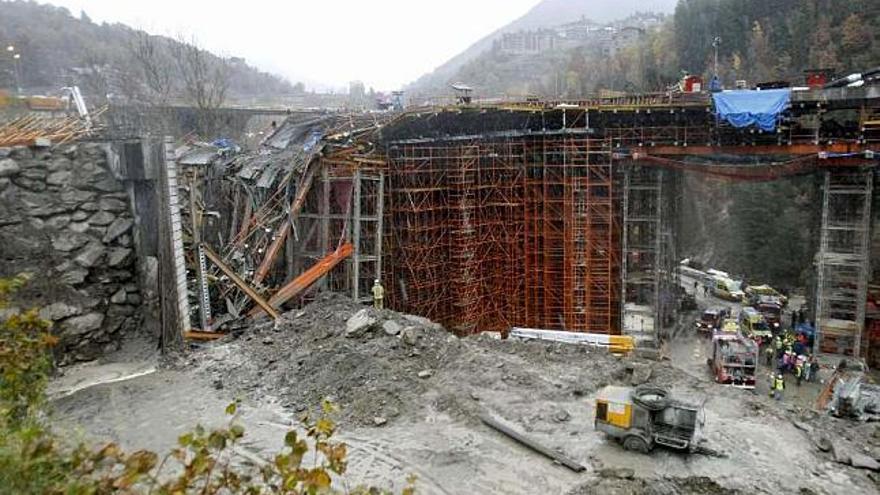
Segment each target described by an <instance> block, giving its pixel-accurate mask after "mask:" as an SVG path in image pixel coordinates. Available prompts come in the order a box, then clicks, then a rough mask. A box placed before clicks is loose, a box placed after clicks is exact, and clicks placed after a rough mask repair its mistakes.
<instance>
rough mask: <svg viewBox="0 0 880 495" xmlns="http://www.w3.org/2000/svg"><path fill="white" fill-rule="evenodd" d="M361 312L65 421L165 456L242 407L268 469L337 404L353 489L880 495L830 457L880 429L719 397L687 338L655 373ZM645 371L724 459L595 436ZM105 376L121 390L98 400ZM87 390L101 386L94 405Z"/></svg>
mask: <svg viewBox="0 0 880 495" xmlns="http://www.w3.org/2000/svg"><path fill="white" fill-rule="evenodd" d="M361 309H362V308H361V307H360V306H357V305H355V304H354V303H352V302H351V301H350V300H347V299H345V298H341V297H336V296H328V297H326V298H323V299H321V300H319V301H317V302H316V303H315V304H312V305H311V306H309V307H307V308H305V309H304V310H302V311H294V312H291V313H288V314H286V315H285V316H284V319H283V321H282V322H281V323H280V324H279V325H272V324H269V323H264V324H260V325H254V326H250V327H248V328H243V329H241V330H240V331H239V332H238V334H237V335H235V336H231V337H228V338H227V339H226V340H225V341H221V342H217V343H213V344H208V345H204V346H201V347H200V348H198V349H194V350H193V351H192V352H190V353H188V354H187V355H186V356H185V357H184V358H183V359H180V360H177V361H175V362H173V363H170V364H164V365H160V366H158V367H157V369H156V371H153V372H149V371H150V369H149V365H148V364H145V363H149V362H150V361H151V359H154V358H152V357H150V358H144V359H142V360H134V361H131V360H127V361H123V362H118V361H117V362H115V363H109V364H112V365H113V366H114V368H112V372H111V371H107V369H106V366H108V365H104V367H102V366H100V365H99V366H92V367H89V368H84V367H80V368H71V369H69V370H67V371H66V372H65V373H66V374H65V376H63V377H61V378H60V379H59V380H57V381H56V382H55V383H54V384H53V394H54V397H56V398H55V400H54V401H53V404H54V405H55V409H56V413H57V414H58V415H59V417H61V418H63V419H64V420H65V423H66V424H67V425H69V427H70V428H72V429H74V430H76V431H80V432H81V434H82V435H84V436H88V437H93V438H112V439H116V440H118V441H121V442H122V443H123V444H124V445H126V446H128V447H131V448H135V447H137V448H142V447H147V448H151V449H154V450H159V451H164V450H167V449H168V448H169V447H171V446H172V445H173V444H174V442H175V440H176V438H177V436H178V435H179V434H180V433H181V432H183V431H186V429H188V428H191V427H192V425H194V424H195V423H197V422H198V423H202V424H206V425H217V424H221V423H222V422H223V421H225V418H224V417H223V408H224V406H225V405H226V404H227V403H228V402H229V401H230V400H232V399H234V398H241V399H243V401H244V402H243V407H242V410H243V417H242V421H243V423H244V426H245V428H246V430H247V438H248V442H247V443H246V451H247V455H252V456H259V457H264V458H265V457H268V456H270V455H271V453H272V452H273V451H275V450H277V449H279V448H280V446H281V443H282V439H283V434H284V432H285V431H286V430H287V429H289V428H292V427H294V426H295V425H296V421H297V420H296V418H297V416H298V415H299V414H300V413H303V412H306V411H307V410H309V409H311V408H313V407H315V406H317V405H318V404H319V403H320V401H321V400H322V399H324V398H329V399H331V400H333V401H334V402H335V403H336V404H338V405H339V406H340V407H341V412H340V416H339V422H340V427H341V434H340V436H341V437H342V439H344V440H345V441H346V442H347V443H348V444H349V445H350V450H351V459H350V460H351V464H350V471H349V473H348V475H347V477H346V480H345V482H346V483H347V484H348V485H349V486H351V485H355V484H361V483H367V484H374V485H379V486H387V487H392V488H399V487H401V486H402V484H403V483H404V480H405V478H406V477H407V475H408V474H416V475H417V476H418V478H419V483H418V487H419V489H420V492H421V493H431V494H434V493H438V494H444V493H447V494H458V493H535V491H536V489H539V490H541V491H543V492H546V493H572V494H593V493H597V494H598V493H602V494H617V493H620V494H624V493H627V494H628V493H656V494H673V493H698V494H703V493H705V494H709V493H798V492H800V493H827V494H838V493H854V494H855V493H877V492H878V484H877V480H878V479H880V478H877V477H876V474H875V473H873V472H870V471H866V470H861V469H857V468H854V467H851V466H848V465H844V464H842V463H839V462H836V461H835V455H834V452H823V451H822V450H820V449H819V448H818V447H817V444H823V442H822V441H820V440H819V439H820V438H821V437H825V438H827V439H829V440H830V441H832V442H833V443H834V447H835V450H836V452H837V457H838V458H839V459H840V460H844V459H843V457H846V456H847V455H850V454H852V453H859V454H866V455H869V456H872V457H877V456H878V455H880V450H878V447H880V432H878V429H877V428H876V427H875V426H874V425H872V424H862V425H858V424H855V423H851V422H848V421H843V420H837V419H834V418H830V417H827V416H824V415H820V414H818V413H815V412H812V411H810V410H809V409H807V408H805V407H803V406H801V405H798V403H796V402H794V401H792V402H783V403H776V402H774V401H772V400H770V399H769V398H768V397H766V395H765V394H763V393H760V392H758V393H753V392H747V391H741V390H734V389H729V388H724V387H720V386H718V385H716V384H714V383H713V382H711V381H710V380H709V377H708V373H707V372H706V370H705V364H704V363H705V361H704V358H703V357H702V356H701V355H700V352H701V351H700V349H701V344H700V342H699V341H698V340H696V339H697V337H695V336H694V335H693V333H692V332H688V331H687V330H686V329H684V328H683V331H681V332H679V334H678V337H677V338H676V340H675V341H673V342H672V343H671V346H672V348H673V351H670V352H669V354H670V355H671V356H673V357H674V359H667V360H660V361H648V360H643V359H638V358H619V357H615V356H612V355H610V354H608V353H606V352H604V351H601V350H593V349H589V348H586V347H579V346H570V345H564V344H552V343H546V342H514V341H500V340H497V339H494V338H492V337H489V336H476V337H469V338H464V339H459V338H457V337H455V336H452V335H450V334H448V333H446V332H445V331H444V330H442V329H441V328H438V327H437V325H434V324H432V323H431V322H429V321H426V320H422V319H419V318H414V317H409V316H406V315H401V314H398V313H395V312H392V311H382V312H374V311H373V310H367V311H365V312H364V313H362V315H361V316H364V317H366V318H368V319H372V320H373V321H372V324H371V325H369V326H368V327H366V329H363V330H360V331H354V332H349V329H347V327H346V322H347V321H348V320H349V318H351V317H352V316H353V315H354V314H355V313H357V312H358V311H360V310H361ZM389 322H391V323H389ZM701 360H703V361H702V364H701V362H700V361H701ZM633 368H637V369H640V370H646V369H650V371H651V373H650V378H649V382H650V383H654V384H659V385H663V386H667V387H669V388H671V389H672V391H673V393H674V394H675V395H677V396H680V397H682V398H686V399H688V400H691V401H696V402H700V403H703V404H704V407H705V415H706V425H705V428H704V436H705V445H706V446H707V447H709V448H711V449H714V450H716V451H718V452H719V453H720V454H721V456H720V457H719V456H706V455H691V456H686V455H682V454H678V453H676V452H672V451H667V450H656V451H655V452H654V453H653V454H652V455H649V456H648V455H640V454H634V453H630V452H627V451H624V450H622V449H621V447H620V446H619V445H618V444H616V443H615V442H612V441H609V440H608V439H606V438H605V437H604V435H602V434H600V433H597V432H595V431H594V430H593V426H592V423H593V398H594V396H595V393H596V391H597V390H598V389H600V388H601V387H603V386H604V385H607V384H630V383H631V381H632V379H633V373H632V371H631V370H632V369H633ZM126 373H128V374H129V375H131V376H132V378H130V379H125V378H126ZM101 377H105V378H107V377H113V379H114V380H116V381H114V382H113V383H106V384H99V385H94V383H96V382H100V381H101ZM77 383H79V384H80V385H83V384H85V385H86V386H84V387H79V389H78V390H76V389H77V387H76V386H75V384H77ZM72 390H74V391H73V392H72V393H71V391H72ZM483 413H489V414H491V415H494V416H496V417H498V418H500V419H501V420H503V421H505V422H506V423H508V424H509V425H510V426H512V427H514V428H516V429H517V430H519V431H520V432H523V433H526V434H527V435H529V436H530V437H532V438H534V439H535V440H538V441H540V442H542V443H543V444H545V445H547V446H549V447H551V448H553V449H556V450H558V451H560V452H563V453H565V454H566V455H568V456H569V457H572V458H574V459H575V460H577V461H579V462H581V463H582V464H584V465H585V466H586V467H587V469H586V471H584V472H582V473H574V472H572V471H570V470H568V469H566V468H564V467H562V466H559V465H554V464H553V463H551V462H550V461H548V460H547V459H545V458H543V457H541V456H538V455H536V454H535V453H533V452H532V451H530V450H527V449H525V448H523V447H522V446H520V445H518V444H516V443H514V442H512V441H510V440H509V439H508V438H506V437H503V436H501V435H500V434H498V433H496V432H494V431H493V430H490V429H489V428H487V427H486V426H484V425H483V424H482V423H481V422H480V421H479V419H478V415H479V414H483Z"/></svg>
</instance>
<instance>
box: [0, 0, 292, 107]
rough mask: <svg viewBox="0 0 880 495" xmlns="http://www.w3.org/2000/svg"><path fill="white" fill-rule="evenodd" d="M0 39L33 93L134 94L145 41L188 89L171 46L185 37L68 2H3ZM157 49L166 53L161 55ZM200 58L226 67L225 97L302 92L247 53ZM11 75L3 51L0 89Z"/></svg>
mask: <svg viewBox="0 0 880 495" xmlns="http://www.w3.org/2000/svg"><path fill="white" fill-rule="evenodd" d="M144 8H147V4H144ZM186 41H188V42H191V41H192V40H186ZM0 42H2V43H3V45H4V46H3V48H4V50H5V48H6V46H7V45H8V44H13V45H14V46H15V49H16V51H17V52H19V53H21V59H20V65H19V71H20V75H19V76H20V79H21V85H22V86H23V87H24V88H25V90H28V91H31V92H49V91H52V90H57V88H59V87H60V86H62V85H65V84H71V83H77V84H81V85H82V86H83V90H84V91H86V92H88V93H90V96H106V93H110V94H114V95H115V96H118V97H125V96H129V95H127V94H121V93H129V92H135V91H140V90H142V89H143V88H136V87H133V86H135V82H136V81H138V80H140V81H143V80H144V78H145V75H144V74H143V73H142V72H143V68H144V67H143V64H142V63H141V62H142V58H143V56H144V55H145V53H144V49H145V45H149V46H146V48H148V49H151V50H153V53H152V55H151V56H153V57H154V58H156V61H157V62H161V63H162V67H161V70H162V71H164V72H166V73H167V76H168V80H169V86H170V87H169V88H168V89H169V91H170V93H171V95H170V96H171V97H173V96H175V94H181V93H182V92H183V88H182V85H183V83H182V82H180V81H182V79H183V75H182V74H181V73H180V72H181V68H180V67H179V64H177V63H175V62H176V61H175V60H173V58H174V57H173V54H174V52H175V51H177V52H178V53H180V52H181V51H182V50H181V49H182V48H183V47H182V46H181V45H182V44H181V43H180V42H178V41H177V40H172V39H170V38H166V37H160V36H147V35H146V34H145V33H144V32H142V31H138V30H135V29H132V28H130V27H128V26H125V25H122V24H106V23H105V24H95V23H94V22H92V21H91V20H90V19H89V18H88V15H87V14H86V13H85V12H83V13H79V15H78V17H74V16H73V15H71V13H70V12H69V11H68V10H67V9H64V8H59V7H53V6H50V5H41V4H38V3H35V2H31V1H20V0H15V1H0ZM3 55H6V53H5V52H4V53H3ZM159 55H168V57H164V60H159ZM202 58H203V62H204V63H205V64H206V65H210V66H212V67H221V68H222V72H223V77H224V78H225V79H226V80H227V82H228V88H227V89H228V91H227V93H228V94H227V95H226V96H228V97H235V96H258V95H266V94H291V93H294V92H295V91H296V90H300V91H301V90H302V87H301V85H300V86H297V87H294V86H293V85H291V84H290V83H289V82H287V81H285V80H283V79H281V78H279V77H277V76H275V75H272V74H268V73H265V72H261V71H259V70H258V69H256V68H254V67H251V66H249V65H247V64H246V63H245V61H244V60H242V59H236V58H232V59H221V58H219V57H217V56H215V55H212V54H209V53H207V52H204V51H203V53H202ZM14 77H15V76H14V70H13V66H12V61H11V59H10V58H9V57H5V58H4V57H0V88H3V87H7V88H8V87H13V86H14V85H15V79H14ZM141 92H142V91H141ZM98 93H105V94H98Z"/></svg>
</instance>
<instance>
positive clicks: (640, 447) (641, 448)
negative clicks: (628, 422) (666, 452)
mask: <svg viewBox="0 0 880 495" xmlns="http://www.w3.org/2000/svg"><path fill="white" fill-rule="evenodd" d="M623 448H625V449H626V450H631V451H633V452H639V453H642V454H647V453H648V452H650V451H651V449H650V448H649V447H648V442H646V441H645V439H644V438H642V437H637V436H635V435H630V436H628V437H626V438H624V439H623Z"/></svg>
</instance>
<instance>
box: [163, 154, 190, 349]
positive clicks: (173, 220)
mask: <svg viewBox="0 0 880 495" xmlns="http://www.w3.org/2000/svg"><path fill="white" fill-rule="evenodd" d="M163 146H164V155H165V160H164V166H162V167H160V169H161V171H160V174H159V181H160V184H161V186H160V192H159V194H160V200H159V208H160V216H159V222H158V223H159V298H160V305H161V316H162V332H161V335H162V341H161V345H162V348H163V349H168V348H172V347H177V346H178V345H179V344H180V342H182V341H183V335H184V334H185V333H186V332H187V331H188V330H189V329H190V326H191V324H190V309H189V300H188V299H187V292H188V291H187V279H186V265H185V262H184V257H183V235H182V231H181V221H180V197H179V195H178V186H177V163H176V161H175V158H174V141H173V140H172V138H170V137H166V138H165V140H164V143H163Z"/></svg>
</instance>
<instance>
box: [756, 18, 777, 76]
mask: <svg viewBox="0 0 880 495" xmlns="http://www.w3.org/2000/svg"><path fill="white" fill-rule="evenodd" d="M774 65H775V62H774V56H773V51H772V49H771V48H770V43H769V41H768V39H767V34H766V33H765V32H764V28H763V27H762V26H761V23H760V22H758V21H755V23H754V24H753V25H752V33H751V36H750V37H749V67H750V70H749V79H751V80H752V81H755V82H760V81H766V80H769V79H773V78H774V77H775V75H776V71H775V70H774Z"/></svg>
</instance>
